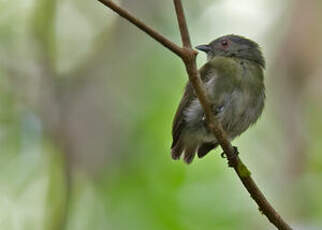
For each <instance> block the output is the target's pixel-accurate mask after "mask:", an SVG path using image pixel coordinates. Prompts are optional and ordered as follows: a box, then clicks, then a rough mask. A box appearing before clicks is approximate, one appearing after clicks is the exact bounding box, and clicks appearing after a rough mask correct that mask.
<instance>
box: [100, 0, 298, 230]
mask: <svg viewBox="0 0 322 230" xmlns="http://www.w3.org/2000/svg"><path fill="white" fill-rule="evenodd" d="M98 1H100V2H102V3H103V4H104V5H105V6H107V7H109V8H111V9H112V10H113V11H115V12H116V13H117V14H119V15H120V16H122V17H123V18H125V19H127V20H128V21H130V22H131V23H132V24H134V25H135V26H137V27H138V28H140V29H141V30H143V31H144V32H146V33H147V34H148V35H150V36H151V37H152V38H154V39H155V40H157V41H158V42H159V43H161V44H162V45H163V46H165V47H167V48H168V49H170V50H172V51H173V52H174V53H176V54H177V55H178V56H180V57H181V59H182V60H183V62H184V64H185V66H186V70H187V73H188V76H189V80H190V82H191V84H192V86H193V88H194V90H195V93H196V96H197V97H198V99H199V101H200V103H201V105H202V107H203V110H204V112H205V116H206V119H207V122H208V126H209V128H210V130H211V131H212V132H213V134H214V136H215V137H216V139H217V141H218V143H219V144H220V146H221V147H222V149H223V150H224V152H225V153H226V155H227V158H228V161H229V166H231V167H233V168H234V170H235V172H236V173H237V175H238V177H239V178H240V180H241V181H242V183H243V185H244V186H245V188H246V189H247V191H248V192H249V194H250V195H251V197H252V198H253V199H254V200H255V202H256V203H257V205H258V206H259V209H260V211H261V212H262V213H263V214H264V215H265V216H266V217H267V218H268V219H269V221H270V222H271V223H272V224H273V225H275V226H276V227H277V228H278V229H280V230H292V228H291V227H290V226H289V225H288V224H287V223H286V222H285V221H284V220H283V219H282V218H281V216H280V215H279V214H278V213H277V212H276V211H275V209H274V208H273V207H272V206H271V205H270V203H269V202H268V201H267V199H266V198H265V196H264V194H263V193H262V192H261V191H260V190H259V188H258V187H257V185H256V183H255V182H254V180H253V179H252V177H251V173H250V171H249V170H248V169H247V167H246V166H245V165H244V164H243V162H242V161H241V160H240V159H239V157H238V156H237V155H236V153H235V149H234V147H233V146H232V145H231V143H230V142H229V141H228V138H227V135H226V133H225V132H224V130H223V128H222V126H221V124H220V123H219V122H218V121H217V120H216V118H215V117H214V116H213V114H212V111H211V103H210V101H209V99H208V97H207V95H206V93H205V92H206V91H205V89H204V86H203V83H202V81H201V79H200V76H199V72H198V70H197V64H196V56H197V52H196V51H194V50H193V49H192V47H191V42H190V36H189V32H188V27H187V23H186V19H185V16H184V10H183V6H182V2H181V0H173V2H174V5H175V10H176V14H177V20H178V25H179V29H180V34H181V39H182V44H183V48H181V47H178V46H177V45H176V44H174V43H173V42H171V41H170V40H168V39H167V38H165V37H164V36H162V35H161V34H159V33H158V32H156V31H155V30H153V29H151V28H150V27H148V26H147V25H146V24H144V23H143V22H142V21H139V20H138V19H136V18H135V17H134V16H132V15H131V14H130V13H128V12H127V11H125V10H124V9H122V8H121V7H119V6H117V5H116V4H114V3H113V2H112V1H109V0H98Z"/></svg>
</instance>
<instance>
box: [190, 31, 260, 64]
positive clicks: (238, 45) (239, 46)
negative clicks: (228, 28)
mask: <svg viewBox="0 0 322 230" xmlns="http://www.w3.org/2000/svg"><path fill="white" fill-rule="evenodd" d="M196 49H198V50H201V51H203V52H205V53H207V59H208V60H211V59H212V58H213V57H215V56H224V57H236V58H241V59H247V60H250V61H253V62H255V63H257V64H259V65H261V66H262V67H263V68H264V67H265V60H264V58H263V55H262V52H261V50H260V47H259V45H258V44H257V43H256V42H254V41H252V40H250V39H247V38H245V37H242V36H238V35H233V34H231V35H226V36H222V37H219V38H217V39H215V40H214V41H212V42H210V43H209V44H208V45H200V46H197V47H196Z"/></svg>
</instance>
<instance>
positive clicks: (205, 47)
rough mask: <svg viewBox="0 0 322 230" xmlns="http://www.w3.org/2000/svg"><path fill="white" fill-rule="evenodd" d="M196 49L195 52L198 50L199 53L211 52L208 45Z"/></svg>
mask: <svg viewBox="0 0 322 230" xmlns="http://www.w3.org/2000/svg"><path fill="white" fill-rule="evenodd" d="M196 49H197V50H200V51H203V52H205V53H208V52H209V51H210V50H211V48H210V46H209V45H200V46H196Z"/></svg>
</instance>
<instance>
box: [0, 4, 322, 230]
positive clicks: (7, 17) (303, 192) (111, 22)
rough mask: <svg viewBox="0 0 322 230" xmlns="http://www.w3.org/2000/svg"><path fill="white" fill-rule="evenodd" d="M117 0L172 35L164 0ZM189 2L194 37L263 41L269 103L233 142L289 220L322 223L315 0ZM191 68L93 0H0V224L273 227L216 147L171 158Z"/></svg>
mask: <svg viewBox="0 0 322 230" xmlns="http://www.w3.org/2000/svg"><path fill="white" fill-rule="evenodd" d="M118 3H119V4H121V5H123V6H124V7H125V8H127V9H129V10H130V11H131V12H133V13H134V14H135V15H137V16H138V17H140V18H141V19H143V20H144V21H145V22H147V23H148V24H149V25H151V26H153V27H154V28H156V29H158V30H159V31H161V32H162V33H163V34H164V35H166V36H167V37H168V38H170V39H171V40H173V41H175V42H177V43H180V37H179V33H178V28H177V24H176V18H175V14H174V9H173V5H172V1H170V0H167V1H160V0H149V1H144V0H123V1H118ZM183 4H184V6H185V10H186V14H187V20H188V24H189V28H190V32H191V36H192V42H193V44H194V45H199V44H202V43H207V42H209V41H210V40H212V39H214V38H216V37H218V36H221V35H224V34H229V33H235V34H241V35H244V36H246V37H249V38H251V39H253V40H255V41H257V42H259V43H260V44H261V45H262V48H263V52H264V54H265V57H266V60H267V70H266V73H265V77H266V79H265V83H266V87H267V104H266V108H265V111H264V114H263V116H262V118H261V119H260V121H259V122H258V123H257V125H256V126H255V127H253V128H251V129H250V130H248V131H247V132H246V133H245V134H244V135H243V136H241V137H240V138H238V139H236V140H235V141H234V145H237V146H238V147H239V150H240V152H241V158H242V159H243V160H244V161H245V163H246V165H248V166H249V168H250V169H251V171H252V173H253V177H254V179H255V180H256V182H257V183H258V185H259V187H260V188H261V189H262V190H263V191H264V193H265V194H266V196H267V197H268V199H269V200H270V201H271V202H272V204H273V206H274V207H276V208H277V210H279V212H280V214H281V215H282V216H283V217H284V218H285V219H286V220H287V221H288V222H289V223H290V224H291V225H293V226H294V227H295V229H311V230H314V229H322V154H321V152H322V150H321V149H322V141H321V140H322V119H321V117H322V106H321V105H322V104H321V98H322V77H321V76H322V58H321V54H322V43H321V40H322V28H321V20H322V13H321V12H322V4H321V1H320V0H308V1H300V0H293V1H290V0H289V1H277V0H261V1H258V0H245V1H234V0H215V1H211V0H203V1H192V0H183ZM205 60H206V59H205V56H204V55H203V54H200V55H199V56H198V64H199V65H201V64H202V63H204V62H205ZM186 80H187V76H186V73H185V70H184V66H183V65H182V63H181V61H180V60H179V59H178V58H177V57H176V56H175V55H173V54H172V53H170V52H169V51H168V50H166V49H164V48H163V47H161V46H160V45H159V44H157V43H156V42H154V41H153V40H152V39H151V38H149V37H147V36H146V35H145V34H143V33H142V32H141V31H139V30H138V29H136V28H134V27H133V26H132V25H130V24H128V23H127V22H125V21H124V20H123V19H120V18H119V17H117V16H116V15H115V14H114V13H113V12H112V11H111V10H109V9H107V8H106V7H104V6H103V5H102V4H100V3H99V2H97V1H84V0H82V1H81V0H10V1H9V0H0V169H1V173H0V229H6V230H22V229H23V230H43V229H45V230H56V229H68V230H72V229H73V230H74V229H77V230H89V229H95V230H96V229H98V230H100V229H108V230H128V229H131V230H136V229H140V230H143V229H153V230H205V229H221V230H230V229H238V230H246V229H247V230H249V229H253V230H257V229H274V227H273V226H271V225H270V224H269V223H268V221H267V220H266V218H265V217H264V216H263V215H261V214H260V213H259V211H258V210H257V206H256V205H255V203H254V202H253V201H252V200H251V199H250V197H249V194H248V193H247V192H246V190H245V189H244V188H243V187H242V186H241V183H240V181H239V180H238V178H237V176H236V175H235V174H234V172H233V170H231V169H230V168H228V167H227V164H226V161H225V160H223V159H221V158H220V156H219V153H220V150H216V151H214V152H213V153H212V154H210V155H209V156H207V157H206V158H204V159H202V160H198V159H196V160H195V161H194V162H193V164H192V165H189V166H187V165H185V164H184V163H183V162H182V161H173V160H171V159H170V151H169V147H170V143H171V135H170V133H171V122H172V117H173V115H174V113H175V109H176V106H177V104H178V102H179V100H180V97H181V95H182V92H183V87H184V84H185V82H186Z"/></svg>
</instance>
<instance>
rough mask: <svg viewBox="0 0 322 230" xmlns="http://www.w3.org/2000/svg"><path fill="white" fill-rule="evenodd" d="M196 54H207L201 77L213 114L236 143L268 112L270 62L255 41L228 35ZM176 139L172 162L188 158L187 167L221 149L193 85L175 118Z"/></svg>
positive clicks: (199, 48)
mask: <svg viewBox="0 0 322 230" xmlns="http://www.w3.org/2000/svg"><path fill="white" fill-rule="evenodd" d="M196 49H198V50H201V51H203V52H205V53H206V54H207V59H208V62H207V63H206V64H205V65H203V66H202V67H201V69H200V70H199V73H200V77H201V80H202V81H203V83H204V85H205V88H206V90H207V93H208V97H209V99H210V102H211V103H212V105H211V106H212V111H213V113H214V115H215V116H216V118H217V119H218V121H219V122H220V123H221V125H222V127H223V129H224V130H225V131H226V133H227V136H228V138H229V140H233V139H234V138H235V137H237V136H239V135H240V134H242V133H243V132H244V131H245V130H246V129H247V128H248V127H249V126H251V125H252V124H254V123H255V122H256V121H257V120H258V118H259V117H260V115H261V114H262V111H263V108H264V101H265V87H264V79H263V78H264V74H263V70H264V68H265V60H264V58H263V55H262V52H261V50H260V47H259V46H258V44H257V43H256V42H254V41H252V40H250V39H247V38H244V37H241V36H238V35H226V36H223V37H220V38H218V39H216V40H214V41H212V42H210V43H209V44H208V45H200V46H197V47H196ZM172 137H173V143H172V146H171V155H172V158H173V159H175V160H177V159H180V157H181V155H182V154H183V159H184V161H185V162H186V163H191V162H192V160H193V158H194V156H195V155H196V153H197V154H198V157H199V158H201V157H204V156H205V155H206V154H207V153H208V152H209V151H211V150H212V149H214V148H216V147H217V146H218V142H217V140H216V138H215V137H214V136H213V134H212V133H211V132H210V131H209V129H208V127H207V124H206V121H205V116H204V112H203V109H202V106H201V105H200V102H199V100H198V98H197V97H196V95H195V93H194V90H193V88H192V86H191V83H189V82H188V83H187V85H186V87H185V92H184V95H183V97H182V99H181V102H180V104H179V107H178V109H177V112H176V115H175V117H174V121H173V127H172Z"/></svg>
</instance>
